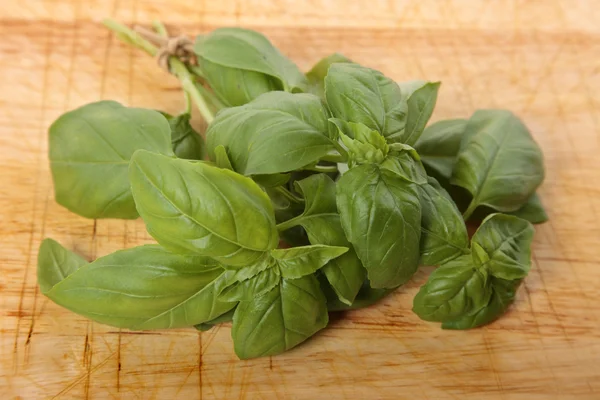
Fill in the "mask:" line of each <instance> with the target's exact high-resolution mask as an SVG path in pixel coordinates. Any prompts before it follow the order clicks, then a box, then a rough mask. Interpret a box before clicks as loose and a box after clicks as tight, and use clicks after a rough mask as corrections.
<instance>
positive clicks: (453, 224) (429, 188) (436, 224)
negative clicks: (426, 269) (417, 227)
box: [419, 178, 469, 265]
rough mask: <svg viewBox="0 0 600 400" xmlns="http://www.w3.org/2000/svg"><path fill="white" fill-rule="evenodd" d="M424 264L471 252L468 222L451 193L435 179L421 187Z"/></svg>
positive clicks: (429, 180) (430, 179)
mask: <svg viewBox="0 0 600 400" xmlns="http://www.w3.org/2000/svg"><path fill="white" fill-rule="evenodd" d="M419 197H420V199H421V208H422V212H421V264H424V265H440V264H443V263H445V262H448V261H450V260H452V259H454V258H456V257H458V256H460V255H461V254H464V253H465V252H467V251H468V248H469V235H468V234H467V227H466V226H465V222H464V220H463V218H462V215H461V214H460V211H458V208H456V204H454V202H453V201H452V199H451V198H450V195H449V194H448V192H446V191H445V190H444V188H442V187H441V186H440V184H439V183H438V182H437V181H436V180H435V179H434V178H429V179H428V183H427V184H426V185H420V186H419Z"/></svg>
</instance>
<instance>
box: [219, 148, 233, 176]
mask: <svg viewBox="0 0 600 400" xmlns="http://www.w3.org/2000/svg"><path fill="white" fill-rule="evenodd" d="M215 165H216V166H217V167H219V168H223V169H228V170H230V171H233V166H232V165H231V161H229V156H228V155H227V149H226V148H225V146H223V145H219V146H217V147H215Z"/></svg>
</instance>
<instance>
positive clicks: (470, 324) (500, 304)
mask: <svg viewBox="0 0 600 400" xmlns="http://www.w3.org/2000/svg"><path fill="white" fill-rule="evenodd" d="M520 284H521V281H520V280H516V281H506V280H504V279H498V278H492V283H491V288H492V296H491V298H490V301H489V302H488V304H487V305H486V306H485V307H484V308H482V309H480V310H479V311H477V312H476V313H473V314H471V315H465V316H462V317H460V318H457V319H455V320H451V321H444V322H443V323H442V329H472V328H477V327H479V326H483V325H486V324H489V323H490V322H492V321H494V320H496V319H497V318H498V317H500V316H501V315H502V314H504V313H505V312H506V310H507V309H508V307H509V306H510V305H511V304H512V303H513V301H514V300H515V294H516V292H517V289H518V288H519V285H520Z"/></svg>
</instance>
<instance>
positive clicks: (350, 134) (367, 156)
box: [329, 118, 389, 166]
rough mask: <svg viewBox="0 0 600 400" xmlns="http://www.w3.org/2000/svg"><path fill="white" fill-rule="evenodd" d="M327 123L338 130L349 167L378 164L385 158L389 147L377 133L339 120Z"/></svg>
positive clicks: (356, 124)
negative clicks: (348, 158) (346, 152)
mask: <svg viewBox="0 0 600 400" xmlns="http://www.w3.org/2000/svg"><path fill="white" fill-rule="evenodd" d="M329 121H330V122H331V123H333V124H335V126H336V127H337V128H338V135H339V137H340V139H341V140H342V143H344V145H345V146H346V148H347V149H348V153H349V156H350V160H349V164H350V166H352V165H354V164H367V163H371V164H379V163H381V162H382V161H383V159H384V158H385V157H386V156H387V154H388V151H389V147H388V145H387V143H386V142H385V138H384V137H383V136H381V134H379V132H377V131H375V130H373V129H371V128H369V127H368V126H366V125H364V124H361V123H354V122H346V121H344V120H341V119H339V118H330V119H329Z"/></svg>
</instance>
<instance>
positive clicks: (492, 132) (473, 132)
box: [451, 110, 544, 218]
mask: <svg viewBox="0 0 600 400" xmlns="http://www.w3.org/2000/svg"><path fill="white" fill-rule="evenodd" d="M543 179H544V165H543V159H542V152H541V150H540V148H539V147H538V145H537V144H536V143H535V141H534V140H533V138H532V137H531V134H530V133H529V131H528V130H527V128H526V127H525V125H523V123H522V122H521V121H520V120H519V119H518V118H517V117H516V116H515V115H514V114H512V113H511V112H509V111H505V110H479V111H476V112H475V114H473V116H472V117H471V119H470V120H469V122H468V124H467V126H466V128H465V134H464V137H463V141H462V143H461V149H460V152H459V154H458V159H457V160H456V164H455V166H454V171H453V174H452V180H451V183H452V184H454V185H458V186H461V187H463V188H465V189H467V190H468V191H469V192H470V193H471V195H472V196H473V199H472V200H471V204H470V205H469V207H468V209H467V211H466V212H465V217H466V218H468V217H469V216H470V215H471V214H472V212H473V211H474V210H475V209H476V208H477V207H478V206H480V205H485V206H489V207H492V208H494V209H496V210H498V211H503V212H508V211H515V210H517V209H519V208H520V207H521V206H523V205H524V204H525V203H526V202H527V200H528V199H529V198H530V197H531V196H532V195H533V194H534V192H535V189H536V188H537V187H538V186H539V185H540V184H541V183H542V181H543Z"/></svg>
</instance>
